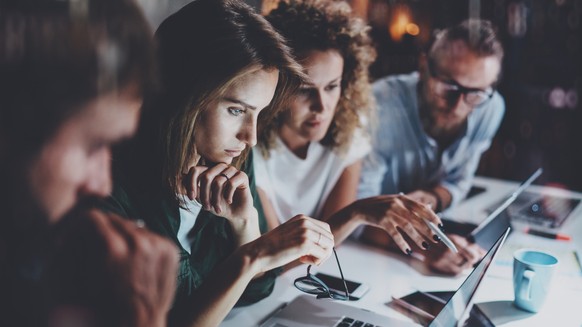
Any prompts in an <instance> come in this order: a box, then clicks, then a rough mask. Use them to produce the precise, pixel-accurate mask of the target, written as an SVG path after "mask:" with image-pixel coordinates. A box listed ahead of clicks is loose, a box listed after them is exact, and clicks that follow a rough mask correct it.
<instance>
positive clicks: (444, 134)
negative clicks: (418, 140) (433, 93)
mask: <svg viewBox="0 0 582 327" xmlns="http://www.w3.org/2000/svg"><path fill="white" fill-rule="evenodd" d="M425 92H426V93H425ZM417 94H418V108H419V116H420V121H421V123H422V127H423V129H424V131H425V132H426V133H427V134H428V135H430V136H431V137H432V138H434V139H437V140H439V139H450V138H453V137H455V136H456V135H457V134H458V133H459V131H460V130H461V129H462V127H463V126H464V124H465V123H466V119H462V120H459V121H457V122H451V123H450V124H449V123H447V124H439V123H438V122H437V118H436V115H437V114H438V110H437V109H435V108H433V107H432V105H431V104H430V103H429V101H428V100H427V99H428V97H429V94H428V91H426V90H425V89H424V83H423V82H422V81H419V83H418V91H417Z"/></svg>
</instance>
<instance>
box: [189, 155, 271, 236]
mask: <svg viewBox="0 0 582 327" xmlns="http://www.w3.org/2000/svg"><path fill="white" fill-rule="evenodd" d="M182 185H183V186H184V188H185V193H186V195H187V196H188V198H190V200H197V201H198V202H199V203H200V204H201V205H202V206H203V207H204V209H205V210H207V211H210V212H212V213H213V214H215V215H217V216H220V217H224V218H226V219H227V220H228V221H229V223H230V225H231V227H232V230H233V232H234V235H235V236H236V238H237V240H236V242H237V245H238V246H240V245H242V244H245V243H248V242H250V241H252V240H254V239H256V238H257V237H259V236H260V235H261V232H260V230H259V225H258V213H257V210H256V209H255V207H254V204H253V196H252V194H251V191H250V187H249V178H248V177H247V175H246V174H245V173H244V172H243V171H240V170H238V169H237V168H235V167H233V166H231V165H227V164H225V163H218V164H216V165H214V166H212V167H206V166H194V167H192V168H190V170H189V172H188V174H185V175H184V176H182Z"/></svg>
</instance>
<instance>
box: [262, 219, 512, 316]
mask: <svg viewBox="0 0 582 327" xmlns="http://www.w3.org/2000/svg"><path fill="white" fill-rule="evenodd" d="M509 230H510V228H507V229H506V230H505V232H504V233H502V235H501V236H500V237H499V239H498V240H497V242H496V243H495V244H494V245H493V246H492V247H491V248H490V249H489V252H487V254H486V255H485V256H484V257H483V259H482V260H481V261H480V262H479V264H478V265H477V267H476V268H475V269H473V271H472V272H471V274H470V275H469V276H468V277H467V279H466V280H465V281H464V282H463V284H462V285H461V287H459V289H458V290H457V291H456V292H455V293H454V294H453V296H452V297H451V298H450V300H449V301H448V302H447V303H446V304H445V306H444V307H443V308H442V310H441V311H440V312H439V313H438V314H437V315H436V316H435V318H434V319H433V320H432V321H431V322H430V324H429V326H430V327H440V326H446V327H450V326H457V325H460V324H459V322H465V321H466V320H467V318H468V317H469V314H470V312H471V307H472V305H473V301H474V295H475V293H476V291H477V288H478V287H479V284H480V283H481V281H482V280H483V278H484V277H485V274H486V273H487V270H488V269H489V267H490V266H491V263H492V262H493V260H494V259H495V256H496V255H497V253H498V252H499V249H500V248H501V246H502V245H503V242H504V241H505V238H506V237H507V234H508V233H509ZM261 326H262V327H316V326H332V327H348V326H360V327H374V326H376V327H377V326H391V327H392V326H395V327H400V326H420V325H419V324H417V323H415V322H412V321H404V320H399V319H395V318H391V317H387V316H383V315H380V314H377V313H374V312H371V311H367V310H364V309H359V308H356V307H352V306H349V305H346V304H342V303H341V302H337V301H332V300H329V299H319V300H318V299H316V298H315V297H314V296H310V295H300V296H298V297H297V298H295V299H294V300H293V301H291V302H290V303H289V304H288V305H287V306H285V307H284V308H283V309H282V310H281V311H278V312H277V313H275V314H274V315H273V316H271V317H270V318H268V319H267V320H266V321H265V322H264V323H263V324H261Z"/></svg>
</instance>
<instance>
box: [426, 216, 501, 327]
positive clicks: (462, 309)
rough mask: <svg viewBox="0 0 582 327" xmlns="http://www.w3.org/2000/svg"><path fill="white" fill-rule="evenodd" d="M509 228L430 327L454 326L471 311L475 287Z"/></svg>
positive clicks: (483, 275) (481, 278)
mask: <svg viewBox="0 0 582 327" xmlns="http://www.w3.org/2000/svg"><path fill="white" fill-rule="evenodd" d="M509 230H510V228H507V229H506V230H505V232H504V233H503V234H502V235H501V236H500V237H499V239H498V240H497V242H495V244H494V245H493V247H491V249H490V250H489V252H487V254H486V255H485V256H484V257H483V259H481V262H480V263H479V264H478V265H477V267H476V268H475V269H473V271H472V272H471V274H470V275H469V277H467V279H466V280H465V282H464V283H463V284H462V285H461V287H459V289H458V290H457V291H456V292H455V294H454V295H453V296H452V297H451V299H450V300H449V301H448V302H447V304H445V307H444V308H443V309H442V310H441V312H439V314H438V315H437V316H436V317H435V318H434V320H433V321H432V322H431V323H430V324H429V326H430V327H441V326H442V327H450V326H456V324H457V321H459V320H461V319H463V318H464V316H465V315H466V313H467V312H468V311H469V310H470V309H471V308H470V307H472V304H473V298H474V295H475V292H476V290H477V287H478V286H479V284H480V283H481V281H482V280H483V278H484V277H485V273H486V272H487V269H488V268H489V266H490V265H491V262H493V259H494V258H495V255H496V254H497V252H498V250H499V249H500V248H501V245H503V242H504V241H505V238H506V237H507V234H508V233H509Z"/></svg>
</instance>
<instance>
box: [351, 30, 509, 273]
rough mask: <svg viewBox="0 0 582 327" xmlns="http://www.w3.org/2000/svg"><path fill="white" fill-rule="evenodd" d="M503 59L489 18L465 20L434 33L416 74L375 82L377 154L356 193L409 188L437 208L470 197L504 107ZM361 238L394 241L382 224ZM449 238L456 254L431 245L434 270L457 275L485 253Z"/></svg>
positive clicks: (385, 242)
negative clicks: (500, 88) (498, 86)
mask: <svg viewBox="0 0 582 327" xmlns="http://www.w3.org/2000/svg"><path fill="white" fill-rule="evenodd" d="M502 58H503V49H502V46H501V43H500V42H499V40H498V39H497V36H496V34H495V32H494V30H493V27H492V25H491V23H490V22H488V21H485V20H475V19H473V20H466V21H464V22H462V23H460V24H459V25H456V26H453V27H450V28H447V29H444V30H442V31H438V32H437V33H435V34H434V38H433V40H432V42H431V43H430V45H429V47H428V48H427V51H426V53H424V54H422V55H421V57H420V62H419V71H418V72H414V73H412V74H408V75H398V76H389V77H386V78H384V79H381V80H378V81H377V82H376V83H375V84H374V94H375V96H376V100H377V103H378V108H379V112H378V125H377V126H375V133H374V134H375V136H374V138H375V139H374V152H373V153H372V154H371V155H370V156H369V158H368V159H367V160H366V162H365V163H364V167H363V168H362V176H361V179H360V188H359V192H358V193H359V195H358V196H359V197H369V196H375V195H378V194H394V193H398V192H404V193H407V194H408V195H409V196H410V197H412V198H414V199H416V200H418V201H420V202H422V203H425V204H427V205H430V206H431V207H432V208H433V209H434V210H435V211H436V212H440V211H442V210H445V209H447V208H448V207H450V206H452V205H455V204H457V203H459V201H461V200H462V199H463V198H465V196H466V195H467V193H468V191H469V189H470V187H471V183H472V179H473V176H474V174H475V171H476V169H477V166H478V164H479V160H480V158H481V154H482V153H483V152H484V151H485V150H487V149H488V148H489V146H490V145H491V139H492V138H493V136H494V135H495V133H496V132H497V129H498V127H499V125H500V123H501V120H502V118H503V114H504V111H505V104H504V101H503V98H502V97H501V95H500V94H499V93H498V92H497V91H496V90H495V85H496V83H497V81H498V77H499V75H500V71H501V61H502ZM362 237H363V238H364V239H365V240H367V241H371V242H372V243H375V244H379V245H382V246H387V245H389V243H390V241H389V237H387V235H385V233H383V232H381V231H380V230H378V229H373V228H367V229H366V230H365V231H364V233H363V235H362ZM451 238H452V240H453V241H454V242H455V243H457V246H458V247H459V249H460V250H459V253H458V254H454V253H452V252H451V251H447V250H446V249H445V248H440V247H439V249H433V251H431V252H429V253H428V255H427V256H426V259H427V260H426V261H425V262H427V264H428V266H429V267H430V268H431V269H433V270H437V271H439V272H445V273H450V274H457V273H459V272H460V271H462V270H463V269H465V268H467V267H469V266H471V265H472V264H474V263H475V262H477V260H478V259H479V258H480V257H481V256H482V254H483V250H482V249H481V248H479V247H478V246H477V245H475V244H470V243H469V242H468V241H467V240H466V239H465V238H463V237H460V236H456V235H452V236H451Z"/></svg>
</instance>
